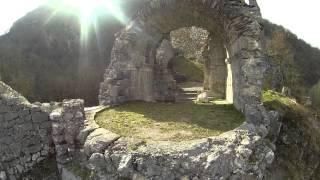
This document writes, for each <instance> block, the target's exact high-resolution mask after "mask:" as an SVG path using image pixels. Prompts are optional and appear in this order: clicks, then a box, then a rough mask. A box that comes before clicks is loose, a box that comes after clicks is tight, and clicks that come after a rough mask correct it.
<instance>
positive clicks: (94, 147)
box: [84, 128, 120, 156]
mask: <svg viewBox="0 0 320 180" xmlns="http://www.w3.org/2000/svg"><path fill="white" fill-rule="evenodd" d="M119 138H120V136H119V135H118V134H114V133H112V132H110V131H108V130H106V129H102V128H99V129H96V130H95V131H93V132H92V133H91V134H90V135H89V136H88V137H87V140H86V142H85V144H84V151H85V153H86V155H87V156H90V155H91V154H92V153H103V152H104V150H105V149H106V148H107V147H108V146H109V145H110V144H111V143H113V142H115V141H116V140H118V139H119Z"/></svg>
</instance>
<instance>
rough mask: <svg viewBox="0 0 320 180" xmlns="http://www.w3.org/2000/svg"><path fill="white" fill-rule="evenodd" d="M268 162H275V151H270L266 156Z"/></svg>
mask: <svg viewBox="0 0 320 180" xmlns="http://www.w3.org/2000/svg"><path fill="white" fill-rule="evenodd" d="M265 158H266V161H267V163H268V164H271V163H272V162H273V160H274V152H273V151H269V152H268V153H267V154H266V157H265Z"/></svg>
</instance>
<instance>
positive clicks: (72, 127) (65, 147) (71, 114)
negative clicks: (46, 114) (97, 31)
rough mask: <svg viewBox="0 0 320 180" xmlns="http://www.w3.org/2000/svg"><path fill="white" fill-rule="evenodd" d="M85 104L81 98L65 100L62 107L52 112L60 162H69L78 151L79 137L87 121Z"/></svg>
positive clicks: (53, 130)
mask: <svg viewBox="0 0 320 180" xmlns="http://www.w3.org/2000/svg"><path fill="white" fill-rule="evenodd" d="M83 104H84V102H83V100H80V99H74V100H64V101H63V102H62V107H61V108H58V109H55V110H54V111H53V112H52V113H51V114H50V119H51V121H53V123H52V137H53V142H54V144H55V149H56V153H57V161H58V163H62V164H64V163H67V162H69V161H70V160H72V158H73V156H74V153H75V152H76V144H78V140H77V137H78V135H79V133H80V129H81V128H83V126H84V121H85V116H84V106H83Z"/></svg>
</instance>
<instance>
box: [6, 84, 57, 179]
mask: <svg viewBox="0 0 320 180" xmlns="http://www.w3.org/2000/svg"><path fill="white" fill-rule="evenodd" d="M50 109H52V105H50V104H37V105H35V104H30V103H29V102H28V101H27V100H26V99H25V98H24V97H22V96H21V95H20V94H19V93H17V92H16V91H14V90H13V89H11V88H10V87H9V86H7V85H5V84H4V83H2V82H1V81H0V179H1V180H3V179H6V178H9V179H10V180H14V179H17V178H19V175H20V174H21V173H24V172H27V171H29V170H31V169H32V168H33V167H34V166H35V165H36V164H37V163H38V162H40V161H42V160H44V159H45V158H47V157H48V156H49V154H50V153H52V152H53V151H52V150H53V148H52V138H51V122H50V120H49V112H50Z"/></svg>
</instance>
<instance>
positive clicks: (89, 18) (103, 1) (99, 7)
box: [57, 0, 127, 41]
mask: <svg viewBox="0 0 320 180" xmlns="http://www.w3.org/2000/svg"><path fill="white" fill-rule="evenodd" d="M58 2H59V3H58V4H60V5H61V4H62V7H63V8H62V9H59V8H58V10H57V11H61V10H62V11H70V9H68V8H65V7H72V8H71V9H74V8H75V9H76V10H77V11H78V12H79V20H80V24H81V39H82V41H86V36H87V35H88V32H89V27H90V25H91V24H92V23H95V22H96V16H97V15H99V14H104V13H107V14H110V15H112V16H114V17H115V18H116V19H117V20H118V21H120V22H121V23H123V24H125V23H127V18H126V16H125V15H124V13H123V12H122V10H121V5H120V0H58Z"/></svg>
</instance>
